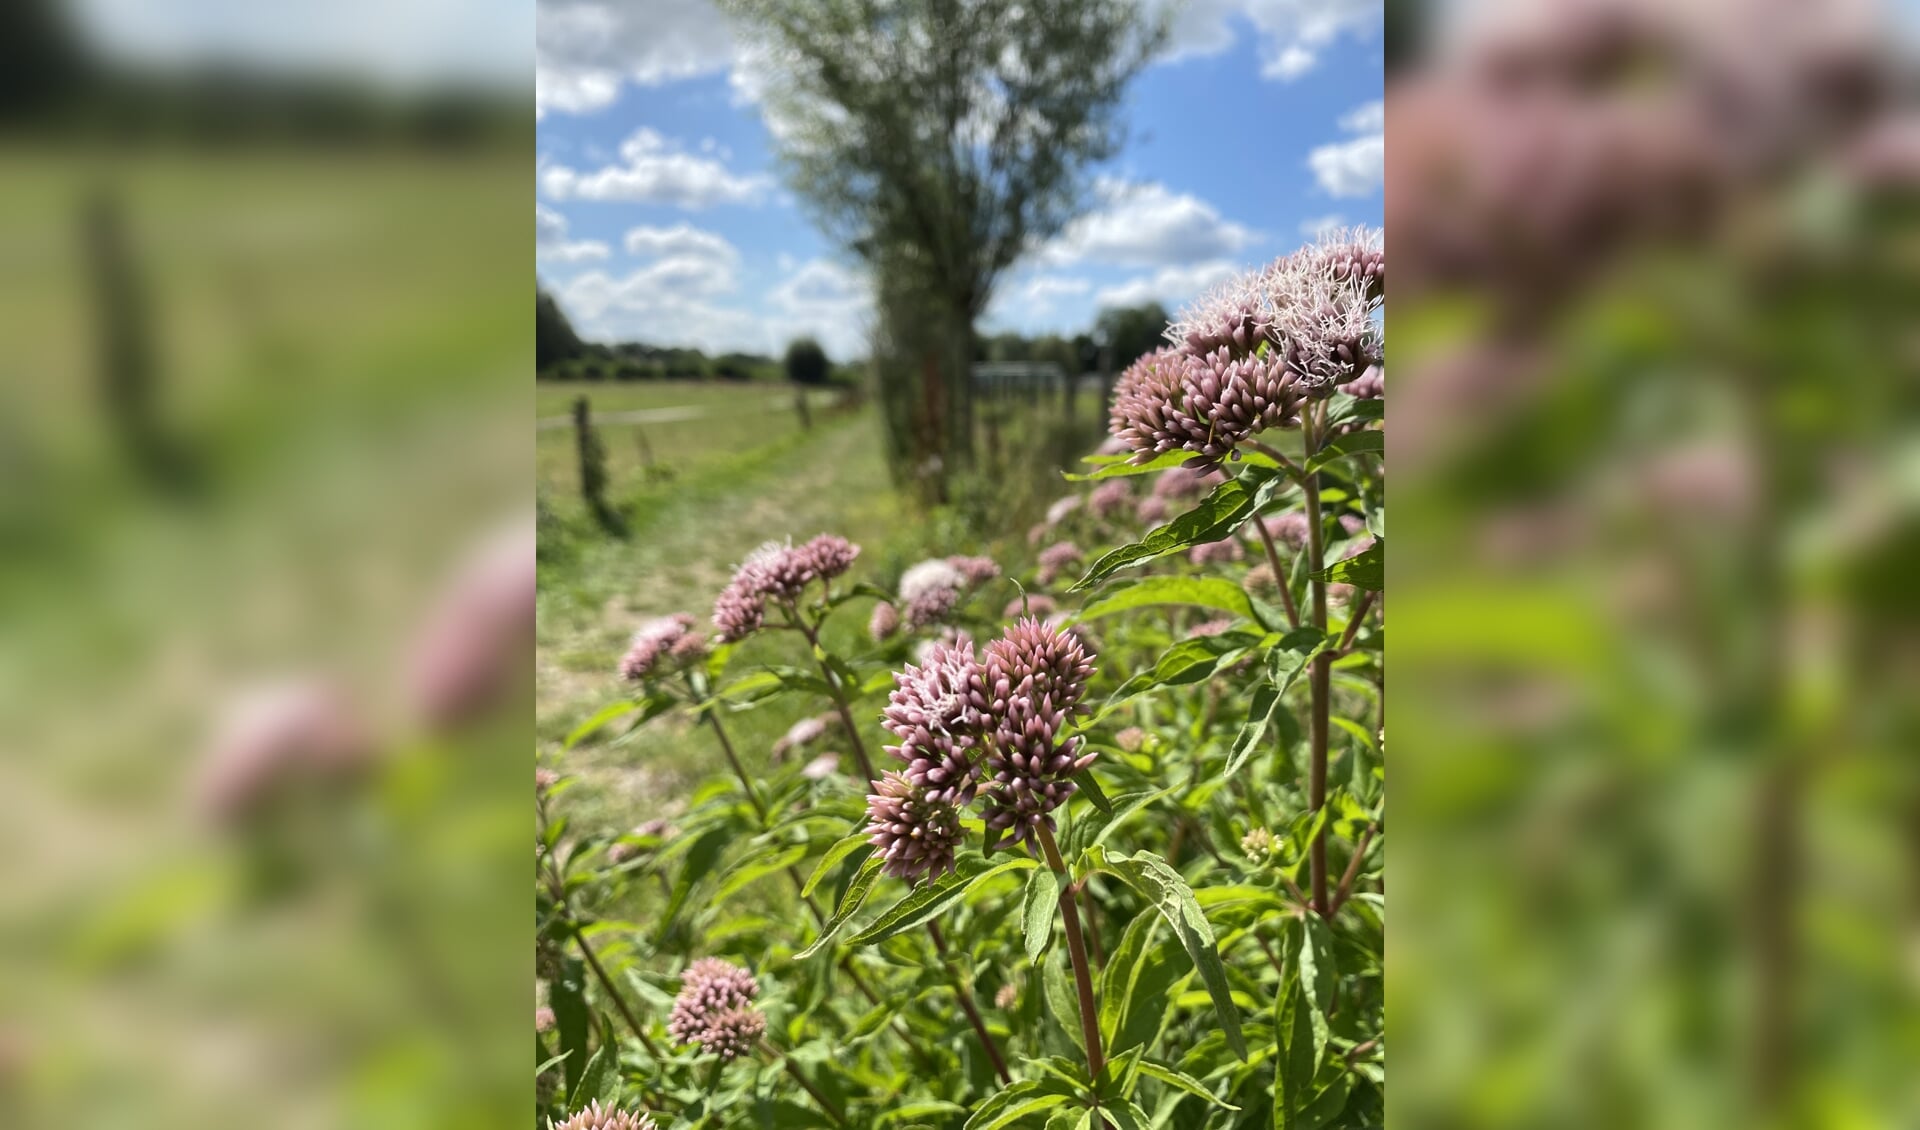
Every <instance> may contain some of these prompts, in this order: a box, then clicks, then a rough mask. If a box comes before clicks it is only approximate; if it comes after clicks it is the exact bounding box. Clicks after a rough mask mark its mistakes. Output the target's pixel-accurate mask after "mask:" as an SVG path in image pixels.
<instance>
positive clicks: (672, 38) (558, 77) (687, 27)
mask: <svg viewBox="0 0 1920 1130" xmlns="http://www.w3.org/2000/svg"><path fill="white" fill-rule="evenodd" d="M534 21H535V22H534V112H535V113H536V114H537V115H539V116H541V117H545V116H546V114H548V113H549V112H552V111H559V112H561V113H567V114H586V113H592V112H594V111H597V110H603V109H605V108H606V107H608V106H611V105H613V103H614V102H616V101H617V100H618V99H619V97H620V89H621V86H622V85H623V84H625V83H633V84H635V85H638V86H655V85H658V84H660V83H664V82H671V81H674V80H676V79H683V78H692V77H694V76H696V75H701V74H708V73H712V72H715V71H722V70H726V69H727V68H728V67H730V66H732V64H733V59H734V54H735V48H734V40H733V35H732V32H731V31H730V30H729V28H728V26H727V21H726V20H725V19H724V18H722V17H721V15H720V13H719V12H718V11H716V10H715V9H714V6H713V5H712V3H710V2H709V0H647V3H645V4H628V3H620V2H619V0H539V2H538V4H537V5H536V6H535V16H534Z"/></svg>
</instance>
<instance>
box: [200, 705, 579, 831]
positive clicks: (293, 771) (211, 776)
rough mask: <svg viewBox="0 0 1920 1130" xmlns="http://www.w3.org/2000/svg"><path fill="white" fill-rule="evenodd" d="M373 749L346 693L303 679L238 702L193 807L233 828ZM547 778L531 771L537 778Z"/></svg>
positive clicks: (352, 766)
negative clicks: (272, 800) (296, 783)
mask: <svg viewBox="0 0 1920 1130" xmlns="http://www.w3.org/2000/svg"><path fill="white" fill-rule="evenodd" d="M374 754H375V748H374V745H373V741H372V738H371V737H370V736H369V735H368V733H367V731H366V728H365V726H364V724H363V723H362V722H361V720H360V718H359V717H358V715H357V713H356V712H355V710H354V707H353V705H352V703H351V702H350V701H349V700H348V698H347V695H346V692H345V691H344V690H342V689H341V688H340V687H339V686H338V685H336V684H335V683H333V682H331V681H330V680H326V679H321V678H308V679H304V680H299V681H294V682H288V683H285V684H282V685H280V686H276V687H268V688H265V689H262V690H259V691H255V692H253V693H251V694H248V695H245V696H243V697H242V698H240V699H239V700H237V701H236V702H235V703H234V704H233V706H232V707H231V708H230V710H229V712H228V715H227V718H226V720H225V721H224V722H223V723H222V725H221V726H220V729H219V732H218V734H217V736H216V737H215V739H214V741H213V743H212V746H211V747H210V748H209V750H208V752H207V755H206V757H205V758H204V759H203V760H202V761H201V763H200V767H199V770H198V774H197V779H196V781H195V784H194V787H193V794H194V800H195V806H196V807H197V808H198V809H199V810H200V811H201V812H202V813H203V814H205V815H206V816H209V817H211V818H213V819H215V820H222V821H224V820H234V819H238V818H240V817H243V816H246V815H247V814H249V813H251V812H253V811H254V810H255V809H257V808H258V807H259V806H261V805H262V804H264V803H265V802H266V800H267V799H268V798H269V796H270V795H271V794H272V793H273V792H274V791H275V790H276V789H278V788H279V787H281V786H282V785H283V784H285V783H287V782H288V781H290V780H292V779H294V778H296V777H302V776H304V777H309V778H314V779H319V778H326V777H339V776H342V775H344V774H347V773H350V772H352V771H355V770H357V769H359V768H361V767H363V766H364V765H366V764H367V762H369V761H370V760H372V758H373V756H374ZM540 772H550V771H548V770H536V783H537V781H538V773H540Z"/></svg>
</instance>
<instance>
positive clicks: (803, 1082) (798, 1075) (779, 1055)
mask: <svg viewBox="0 0 1920 1130" xmlns="http://www.w3.org/2000/svg"><path fill="white" fill-rule="evenodd" d="M760 1048H761V1050H762V1051H764V1052H766V1053H767V1054H768V1055H771V1056H773V1057H774V1058H776V1059H778V1060H779V1061H780V1066H782V1067H784V1068H786V1069H787V1074H789V1075H791V1076H793V1078H794V1081H795V1082H797V1083H799V1084H800V1086H801V1088H802V1089H804V1090H805V1091H806V1092H807V1094H809V1095H812V1096H813V1101H814V1102H816V1103H819V1104H820V1109H821V1110H823V1111H825V1112H826V1115H827V1117H828V1118H831V1119H833V1124H834V1125H835V1126H845V1125H846V1124H847V1116H846V1115H844V1114H841V1113H840V1108H839V1107H837V1106H834V1105H833V1104H832V1103H831V1102H828V1101H827V1096H825V1095H823V1094H821V1093H820V1091H819V1089H818V1088H817V1087H815V1086H814V1085H813V1081H812V1080H811V1079H808V1078H807V1073H806V1072H804V1071H802V1070H800V1065H799V1064H797V1063H795V1062H793V1060H791V1059H789V1058H788V1057H787V1054H786V1053H785V1052H783V1051H780V1050H779V1049H778V1048H775V1047H774V1046H773V1045H772V1044H770V1043H768V1042H767V1041H765V1040H761V1041H760Z"/></svg>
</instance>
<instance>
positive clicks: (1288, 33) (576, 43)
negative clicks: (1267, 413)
mask: <svg viewBox="0 0 1920 1130" xmlns="http://www.w3.org/2000/svg"><path fill="white" fill-rule="evenodd" d="M636 13H638V14H636ZM536 42H537V46H536V56H537V71H536V89H537V100H538V104H539V109H540V121H539V127H538V143H537V146H536V151H537V153H538V166H537V169H536V174H535V187H536V210H535V221H536V225H537V229H538V232H539V237H538V243H537V247H538V251H537V254H538V270H539V274H540V278H541V280H542V282H543V283H544V284H545V285H546V286H547V287H548V288H549V289H551V290H553V291H554V292H555V293H556V294H557V295H558V296H559V298H560V301H561V303H562V304H563V306H565V307H566V309H567V311H568V313H569V314H570V315H571V316H572V317H573V318H574V320H575V322H576V323H577V324H578V325H579V327H580V328H581V329H582V331H583V332H585V333H587V334H589V335H592V336H595V337H601V338H607V339H628V338H631V339H638V340H645V341H649V342H653V343H657V344H674V345H694V346H699V347H701V348H705V349H708V350H723V349H743V350H748V351H754V352H776V351H778V350H779V349H781V348H782V347H783V346H784V344H785V342H786V341H787V340H788V339H789V338H791V337H793V336H796V335H798V334H801V333H811V334H813V335H815V336H817V337H819V338H820V339H821V340H822V342H824V343H825V344H826V345H827V347H828V350H829V352H831V353H833V354H835V355H836V356H841V357H847V356H856V355H859V354H862V353H864V352H865V348H866V347H865V337H866V330H867V326H868V321H869V312H870V309H871V304H870V299H869V297H868V294H867V285H866V280H865V278H864V276H863V275H862V274H861V273H860V271H859V269H858V266H857V264H855V263H853V262H852V261H851V260H850V259H848V258H846V257H844V256H843V255H841V253H840V252H839V250H838V249H837V248H836V247H834V246H832V245H831V244H829V243H828V242H827V241H826V240H824V239H823V238H822V237H821V236H820V234H819V233H818V232H816V231H815V230H814V229H813V228H812V226H811V225H810V223H809V222H808V219H807V217H806V215H805V213H804V211H803V210H802V209H801V208H800V207H799V206H798V205H797V204H796V202H795V201H794V200H793V198H792V196H791V195H790V194H789V193H788V192H787V191H786V190H785V188H784V186H783V185H782V184H781V183H780V179H779V171H778V169H777V168H776V166H775V162H774V157H773V152H772V139H771V135H770V134H769V132H768V126H767V124H766V123H765V121H764V120H763V117H762V110H761V104H760V102H759V101H758V100H757V98H756V97H755V92H756V90H757V88H758V85H759V84H758V79H757V75H756V67H755V61H754V60H753V58H752V57H751V56H750V55H748V54H746V53H743V52H741V51H739V50H738V48H737V47H736V46H735V44H734V42H733V40H732V37H731V36H730V35H729V34H728V32H727V29H726V26H725V23H724V21H722V20H721V19H720V17H718V16H717V15H716V14H715V13H714V12H713V10H712V9H711V7H710V6H709V4H708V3H707V0H651V2H650V3H648V4H645V5H621V4H618V3H614V2H603V0H541V2H540V5H539V25H538V29H537V41H536ZM1383 74H1384V72H1383V68H1382V63H1381V27H1380V8H1379V3H1378V0H1191V2H1190V3H1188V4H1186V5H1185V6H1183V7H1182V8H1180V9H1179V10H1178V14H1177V16H1176V19H1175V25H1174V35H1173V40H1172V45H1171V47H1170V50H1169V52H1168V53H1167V55H1166V56H1165V57H1164V58H1163V60H1162V61H1160V62H1158V63H1156V64H1155V65H1154V66H1152V67H1150V68H1149V69H1148V70H1147V71H1146V72H1145V73H1144V74H1143V75H1142V76H1141V77H1140V78H1139V79H1138V80H1137V81H1136V83H1135V85H1134V86H1133V88H1132V89H1131V91H1130V95H1129V97H1128V100H1127V105H1126V108H1125V111H1124V114H1123V118H1124V121H1125V123H1126V126H1127V130H1128V141H1127V144H1126V146H1125V147H1124V149H1123V150H1122V151H1121V152H1120V154H1119V155H1118V156H1117V157H1116V158H1115V159H1114V160H1113V161H1111V162H1109V163H1108V164H1107V165H1106V166H1104V167H1103V168H1101V169H1099V170H1097V175H1096V180H1095V184H1094V186H1093V195H1092V204H1093V206H1092V211H1091V212H1090V213H1089V214H1088V215H1087V216H1086V217H1085V218H1084V219H1083V220H1081V221H1079V222H1078V223H1076V224H1075V225H1073V226H1072V227H1070V228H1069V229H1068V230H1067V231H1066V232H1064V233H1062V235H1061V236H1060V237H1058V238H1056V239H1054V240H1052V241H1050V242H1048V243H1047V244H1045V245H1042V246H1040V247H1037V248H1036V249H1035V250H1034V251H1033V252H1032V253H1031V254H1030V255H1029V256H1028V258H1027V260H1026V261H1024V262H1023V263H1022V264H1021V265H1019V266H1017V267H1016V268H1015V269H1014V270H1013V271H1012V272H1010V273H1009V274H1008V275H1007V276H1005V277H1004V279H1003V281H1002V282H1001V284H1000V288H999V292H998V295H997V298H996V302H995V305H994V306H993V307H992V308H990V310H989V312H988V315H987V318H986V319H985V322H984V324H983V328H985V329H988V330H996V331H997V330H1009V329H1010V330H1017V331H1020V332H1023V333H1029V334H1033V333H1044V332H1049V331H1054V332H1063V333H1071V332H1073V331H1075V330H1079V329H1082V328H1084V327H1086V326H1088V325H1090V324H1091V322H1092V320H1093V318H1094V316H1095V314H1096V313H1097V311H1098V310H1099V308H1100V307H1101V306H1103V305H1109V304H1125V303H1135V302H1141V301H1146V300H1150V299H1157V300H1159V301H1161V302H1163V303H1165V304H1167V305H1168V307H1169V308H1170V309H1175V308H1177V307H1178V305H1179V304H1180V303H1182V302H1184V301H1186V300H1188V299H1190V298H1192V297H1193V296H1195V295H1196V294H1197V293H1198V292H1200V291H1202V290H1204V289H1205V288H1206V287H1208V286H1210V285H1212V284H1213V283H1215V282H1217V281H1219V280H1220V279H1222V278H1224V277H1226V276H1228V275H1230V274H1232V273H1235V272H1237V271H1239V270H1243V269H1245V268H1247V267H1250V266H1253V265H1256V264H1258V263H1261V262H1264V261H1266V260H1268V259H1271V258H1273V257H1274V256H1276V255H1278V254H1281V253H1282V252H1285V251H1287V250H1290V249H1292V248H1293V247H1296V246H1298V245H1299V244H1300V243H1301V242H1302V241H1303V240H1304V239H1307V238H1309V237H1310V236H1311V234H1312V232H1313V230H1314V229H1315V228H1316V227H1317V226H1319V225H1322V224H1326V223H1364V224H1370V225H1372V224H1378V223H1379V222H1380V214H1381V171H1382V167H1383V154H1384V141H1383V128H1382V122H1381V120H1380V97H1381V85H1382V81H1383Z"/></svg>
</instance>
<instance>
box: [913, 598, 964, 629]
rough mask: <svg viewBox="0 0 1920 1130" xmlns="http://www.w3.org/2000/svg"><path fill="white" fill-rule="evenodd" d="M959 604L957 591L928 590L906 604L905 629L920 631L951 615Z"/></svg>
mask: <svg viewBox="0 0 1920 1130" xmlns="http://www.w3.org/2000/svg"><path fill="white" fill-rule="evenodd" d="M959 603H960V590H958V589H944V588H939V589H928V590H926V591H925V592H923V593H921V594H920V595H918V596H916V597H914V598H913V599H912V600H910V601H908V602H907V616H906V620H907V627H908V628H909V629H911V630H913V631H916V632H917V631H922V630H924V629H926V628H928V627H930V626H932V625H934V624H938V623H940V622H941V621H942V620H945V619H946V618H947V617H948V616H950V615H952V613H953V609H954V606H955V605H957V604H959Z"/></svg>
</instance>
